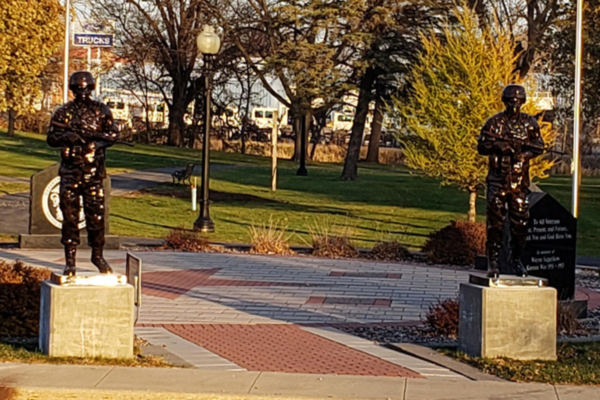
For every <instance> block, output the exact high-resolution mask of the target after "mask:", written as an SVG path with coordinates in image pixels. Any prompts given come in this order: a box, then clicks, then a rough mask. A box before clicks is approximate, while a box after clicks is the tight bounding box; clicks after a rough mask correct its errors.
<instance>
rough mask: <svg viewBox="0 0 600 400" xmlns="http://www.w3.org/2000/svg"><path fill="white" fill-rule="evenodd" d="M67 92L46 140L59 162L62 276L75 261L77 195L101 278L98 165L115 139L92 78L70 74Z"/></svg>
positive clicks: (104, 268)
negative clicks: (94, 93) (58, 153)
mask: <svg viewBox="0 0 600 400" xmlns="http://www.w3.org/2000/svg"><path fill="white" fill-rule="evenodd" d="M69 88H70V89H71V91H72V92H73V94H74V95H75V99H74V100H73V101H70V102H68V103H67V104H65V105H63V106H62V107H60V108H58V109H57V110H56V111H55V112H54V114H53V115H52V119H51V122H50V127H49V129H48V137H47V142H48V145H50V146H51V147H60V148H61V149H62V150H61V164H60V170H59V175H60V177H61V180H60V209H61V211H62V214H63V224H62V239H61V243H62V244H63V246H64V247H65V260H66V267H65V271H64V274H65V275H75V258H76V253H77V246H78V245H79V243H80V240H79V227H78V224H79V212H80V197H82V198H83V210H84V214H85V222H86V227H87V232H88V244H89V246H90V247H91V248H92V263H93V264H94V265H95V266H96V267H97V268H98V270H99V271H100V272H101V273H103V274H109V273H112V268H111V267H110V265H108V263H107V262H106V260H105V259H104V257H103V255H102V251H103V248H104V225H105V221H104V212H105V209H104V188H103V186H102V180H103V179H104V178H106V169H105V166H104V159H105V149H106V148H107V147H110V146H112V145H113V144H115V143H116V142H117V140H118V137H119V134H118V131H117V129H116V127H115V124H114V121H113V118H112V114H111V112H110V109H109V108H108V107H107V106H106V105H105V104H102V103H100V102H98V101H94V100H92V99H91V98H90V96H91V94H92V91H93V90H94V88H95V81H94V77H93V76H92V74H90V73H89V72H87V71H79V72H75V73H73V75H71V77H70V79H69Z"/></svg>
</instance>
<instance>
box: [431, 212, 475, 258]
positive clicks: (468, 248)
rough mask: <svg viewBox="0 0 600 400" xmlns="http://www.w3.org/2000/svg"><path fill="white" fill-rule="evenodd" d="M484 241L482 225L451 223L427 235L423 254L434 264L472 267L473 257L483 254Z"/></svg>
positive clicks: (465, 222) (462, 222)
mask: <svg viewBox="0 0 600 400" xmlns="http://www.w3.org/2000/svg"><path fill="white" fill-rule="evenodd" d="M485 239H486V231H485V225H484V224H481V223H472V222H467V221H452V222H451V224H450V225H448V226H445V227H444V228H442V229H440V230H439V231H436V232H434V233H432V234H430V235H429V239H428V240H427V242H425V245H424V246H423V252H424V253H425V254H427V259H428V260H429V261H430V262H432V263H434V264H450V265H473V264H475V257H477V256H478V255H482V254H485Z"/></svg>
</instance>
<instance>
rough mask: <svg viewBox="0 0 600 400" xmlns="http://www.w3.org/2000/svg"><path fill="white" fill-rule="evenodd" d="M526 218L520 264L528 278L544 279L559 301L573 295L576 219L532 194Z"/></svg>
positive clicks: (541, 195)
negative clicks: (525, 239)
mask: <svg viewBox="0 0 600 400" xmlns="http://www.w3.org/2000/svg"><path fill="white" fill-rule="evenodd" d="M529 204H530V218H529V224H528V230H527V242H526V245H525V250H524V252H523V264H524V265H525V266H526V267H527V271H528V272H529V274H530V275H532V276H536V277H540V278H546V279H548V281H549V286H551V287H554V288H556V290H557V291H558V299H559V300H570V299H573V297H574V295H575V266H576V261H577V252H576V250H577V219H575V217H573V215H572V214H571V213H570V212H569V211H568V210H567V209H566V208H565V207H563V206H562V205H561V204H560V203H559V202H558V201H557V200H556V199H555V198H554V197H552V196H550V195H549V194H547V193H543V192H536V193H532V194H531V195H530V196H529Z"/></svg>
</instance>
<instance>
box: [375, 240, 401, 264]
mask: <svg viewBox="0 0 600 400" xmlns="http://www.w3.org/2000/svg"><path fill="white" fill-rule="evenodd" d="M409 256H410V252H409V251H408V249H407V248H406V246H404V245H403V244H401V243H400V242H398V241H395V240H392V241H385V242H377V244H375V246H374V247H373V250H371V258H373V259H375V260H379V261H404V260H406V259H407V258H408V257H409Z"/></svg>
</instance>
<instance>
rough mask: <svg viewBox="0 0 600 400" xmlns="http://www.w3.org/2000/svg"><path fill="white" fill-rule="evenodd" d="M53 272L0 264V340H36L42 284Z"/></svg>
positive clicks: (5, 263) (22, 265) (19, 263)
mask: <svg viewBox="0 0 600 400" xmlns="http://www.w3.org/2000/svg"><path fill="white" fill-rule="evenodd" d="M51 274H52V272H51V271H50V270H49V269H45V268H34V267H30V266H27V265H25V264H23V263H22V262H21V261H15V262H13V263H8V262H5V261H0V337H37V336H39V330H40V292H41V287H42V281H44V280H47V279H50V275H51Z"/></svg>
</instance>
